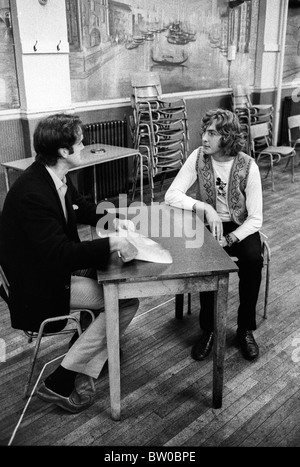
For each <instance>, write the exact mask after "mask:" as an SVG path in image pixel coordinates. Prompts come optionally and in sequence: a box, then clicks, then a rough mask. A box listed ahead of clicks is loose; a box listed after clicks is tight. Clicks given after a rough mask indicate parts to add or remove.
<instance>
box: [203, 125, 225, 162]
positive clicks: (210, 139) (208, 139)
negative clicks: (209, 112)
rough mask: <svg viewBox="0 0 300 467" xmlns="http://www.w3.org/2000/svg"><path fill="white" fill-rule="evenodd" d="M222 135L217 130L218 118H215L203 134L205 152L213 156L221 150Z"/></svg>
mask: <svg viewBox="0 0 300 467" xmlns="http://www.w3.org/2000/svg"><path fill="white" fill-rule="evenodd" d="M221 138H222V136H221V135H220V133H218V131H217V130H216V120H213V121H212V123H211V124H210V125H208V127H207V128H206V130H205V132H204V133H203V135H202V144H203V152H204V154H207V155H210V156H212V155H213V154H216V153H218V152H220V149H221V146H220V143H221Z"/></svg>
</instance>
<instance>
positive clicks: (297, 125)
mask: <svg viewBox="0 0 300 467" xmlns="http://www.w3.org/2000/svg"><path fill="white" fill-rule="evenodd" d="M295 129H298V132H297V136H296V138H292V130H295ZM293 133H294V132H293ZM288 135H289V143H290V145H291V146H292V144H293V141H295V140H296V139H298V138H300V115H291V116H290V117H288Z"/></svg>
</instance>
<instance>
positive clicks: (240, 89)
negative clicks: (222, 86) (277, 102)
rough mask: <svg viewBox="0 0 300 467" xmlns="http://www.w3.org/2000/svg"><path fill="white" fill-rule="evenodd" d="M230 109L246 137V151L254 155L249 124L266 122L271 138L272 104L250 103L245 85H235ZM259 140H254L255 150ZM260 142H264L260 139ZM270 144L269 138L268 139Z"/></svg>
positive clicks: (248, 92)
mask: <svg viewBox="0 0 300 467" xmlns="http://www.w3.org/2000/svg"><path fill="white" fill-rule="evenodd" d="M232 110H233V112H235V113H236V114H237V116H238V118H239V121H240V124H241V127H242V130H243V132H244V134H245V137H246V152H247V154H251V155H252V157H254V155H255V153H254V152H253V150H252V148H253V141H252V139H251V126H253V125H259V124H261V123H267V124H268V128H269V137H270V138H272V129H273V111H274V108H273V105H272V104H252V101H251V95H250V91H249V89H248V87H247V86H243V85H237V86H236V87H235V88H233V92H232ZM259 144H260V142H259V141H256V142H255V145H258V146H257V147H256V148H255V152H257V151H258V150H259V149H260V147H259ZM261 144H265V141H264V140H261ZM270 144H272V143H271V140H270Z"/></svg>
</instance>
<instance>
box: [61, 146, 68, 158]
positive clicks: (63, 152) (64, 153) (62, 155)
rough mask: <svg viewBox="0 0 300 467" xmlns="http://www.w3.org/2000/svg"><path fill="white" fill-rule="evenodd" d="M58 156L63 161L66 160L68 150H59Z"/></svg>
mask: <svg viewBox="0 0 300 467" xmlns="http://www.w3.org/2000/svg"><path fill="white" fill-rule="evenodd" d="M58 154H59V155H60V157H63V158H64V159H66V158H67V157H68V155H69V150H68V149H66V148H59V150H58Z"/></svg>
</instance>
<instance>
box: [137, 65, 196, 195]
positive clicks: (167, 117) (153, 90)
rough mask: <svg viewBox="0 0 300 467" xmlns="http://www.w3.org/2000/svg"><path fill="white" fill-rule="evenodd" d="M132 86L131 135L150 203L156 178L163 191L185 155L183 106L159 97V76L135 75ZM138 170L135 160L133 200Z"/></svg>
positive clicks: (176, 101)
mask: <svg viewBox="0 0 300 467" xmlns="http://www.w3.org/2000/svg"><path fill="white" fill-rule="evenodd" d="M131 85H132V95H131V103H132V108H133V115H132V116H131V117H130V119H129V121H130V129H131V136H132V140H133V144H134V147H135V149H138V151H139V152H140V153H141V154H142V156H143V160H144V163H143V169H144V171H145V172H146V173H147V177H148V181H149V186H150V192H151V201H153V199H154V179H155V177H157V176H158V175H159V174H160V176H161V189H162V186H163V182H164V179H165V176H166V174H167V173H168V172H169V171H172V172H173V171H176V170H179V169H180V168H181V166H182V164H183V163H184V162H185V160H186V158H187V156H188V141H189V136H188V120H187V110H186V104H185V100H184V99H164V98H162V90H161V84H160V78H159V74H158V73H151V72H149V73H135V74H133V75H132V79H131ZM139 170H140V166H139V164H138V161H136V163H135V165H134V177H133V180H134V187H133V198H134V194H135V190H136V181H137V179H138V171H139ZM141 176H144V174H141Z"/></svg>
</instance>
